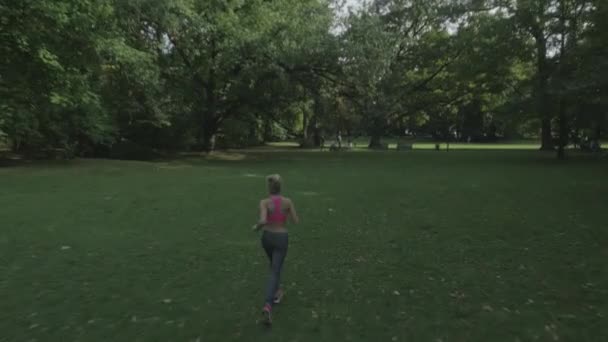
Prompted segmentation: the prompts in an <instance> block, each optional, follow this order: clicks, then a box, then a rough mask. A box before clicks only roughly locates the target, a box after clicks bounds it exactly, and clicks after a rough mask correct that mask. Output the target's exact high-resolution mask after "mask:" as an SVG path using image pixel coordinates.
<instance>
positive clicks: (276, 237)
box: [262, 231, 288, 305]
mask: <svg viewBox="0 0 608 342" xmlns="http://www.w3.org/2000/svg"><path fill="white" fill-rule="evenodd" d="M287 236H288V235H287V233H271V232H268V231H264V233H263V234H262V247H264V251H266V255H268V260H269V261H270V278H269V279H268V284H267V285H266V302H265V303H266V304H270V305H272V302H273V300H274V295H275V293H276V292H277V290H278V289H279V281H280V280H281V268H282V267H283V261H285V257H286V256H287V245H288V237H287Z"/></svg>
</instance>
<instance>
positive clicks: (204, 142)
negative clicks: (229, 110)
mask: <svg viewBox="0 0 608 342" xmlns="http://www.w3.org/2000/svg"><path fill="white" fill-rule="evenodd" d="M218 129H219V125H218V123H217V120H216V119H207V120H205V121H204V122H203V124H202V128H201V130H200V133H199V137H198V144H199V149H200V150H202V151H206V152H211V151H214V150H215V143H216V137H217V131H218Z"/></svg>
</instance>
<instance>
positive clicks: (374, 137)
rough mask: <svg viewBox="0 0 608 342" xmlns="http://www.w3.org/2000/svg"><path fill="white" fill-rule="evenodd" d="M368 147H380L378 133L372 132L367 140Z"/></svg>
mask: <svg viewBox="0 0 608 342" xmlns="http://www.w3.org/2000/svg"><path fill="white" fill-rule="evenodd" d="M369 148H382V141H381V136H380V134H372V137H371V139H370V141H369Z"/></svg>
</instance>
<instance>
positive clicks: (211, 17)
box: [0, 0, 608, 157]
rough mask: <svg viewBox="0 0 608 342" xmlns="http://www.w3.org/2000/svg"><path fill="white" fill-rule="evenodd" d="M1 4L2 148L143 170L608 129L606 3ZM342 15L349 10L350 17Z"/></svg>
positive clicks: (582, 135)
mask: <svg viewBox="0 0 608 342" xmlns="http://www.w3.org/2000/svg"><path fill="white" fill-rule="evenodd" d="M339 7H340V4H339V3H336V2H332V1H325V0H298V1H292V0H131V1H121V0H53V1H51V0H20V1H2V2H0V68H1V69H0V140H1V141H4V143H5V144H6V145H7V146H8V147H9V148H10V149H12V150H13V151H15V152H17V153H36V152H40V151H48V150H57V149H59V150H62V151H66V153H68V154H69V155H74V156H76V155H79V156H110V157H112V156H115V157H130V156H134V157H136V156H141V155H146V154H148V153H152V151H160V150H180V151H182V150H212V149H215V148H225V147H245V146H251V145H256V144H260V143H262V142H264V141H269V140H277V139H286V138H292V139H298V140H299V141H300V142H301V144H302V146H315V145H318V144H319V143H320V142H321V141H322V140H323V137H326V138H328V137H330V136H334V135H335V134H336V133H337V132H342V134H343V135H366V136H370V137H371V139H370V146H371V147H379V146H382V142H381V137H382V136H386V135H389V134H390V135H404V134H415V135H426V136H430V137H433V138H435V139H444V140H449V139H457V140H458V139H459V140H465V141H489V140H495V139H500V138H503V139H507V138H522V137H537V138H539V139H541V140H542V148H543V149H550V150H552V149H556V150H557V151H558V155H559V156H563V153H564V151H563V147H564V146H567V145H568V144H572V143H576V144H583V143H584V142H583V140H585V141H596V140H599V139H600V138H601V136H602V134H604V133H603V130H604V129H605V128H606V125H607V122H608V120H607V113H608V44H606V42H607V41H608V33H607V32H608V22H607V21H606V20H605V18H607V17H608V3H606V1H601V0H589V1H583V0H488V1H483V0H470V1H465V0H453V1H448V0H376V1H369V2H367V3H365V4H364V5H363V7H362V8H360V9H357V10H353V11H351V13H350V15H342V16H337V15H336V13H337V12H340V11H339V10H338V9H339ZM341 12H342V13H344V11H341Z"/></svg>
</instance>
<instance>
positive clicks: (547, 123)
mask: <svg viewBox="0 0 608 342" xmlns="http://www.w3.org/2000/svg"><path fill="white" fill-rule="evenodd" d="M535 39H536V54H537V56H536V68H537V74H538V76H537V77H538V84H537V89H536V104H537V111H538V114H539V115H540V118H541V146H540V149H541V150H543V151H551V150H553V149H554V145H553V136H552V134H551V110H550V106H549V105H550V103H549V96H548V90H547V87H548V85H547V84H548V79H549V74H548V71H549V70H548V66H547V45H546V39H545V38H544V36H542V34H541V35H539V36H537V37H535Z"/></svg>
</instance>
